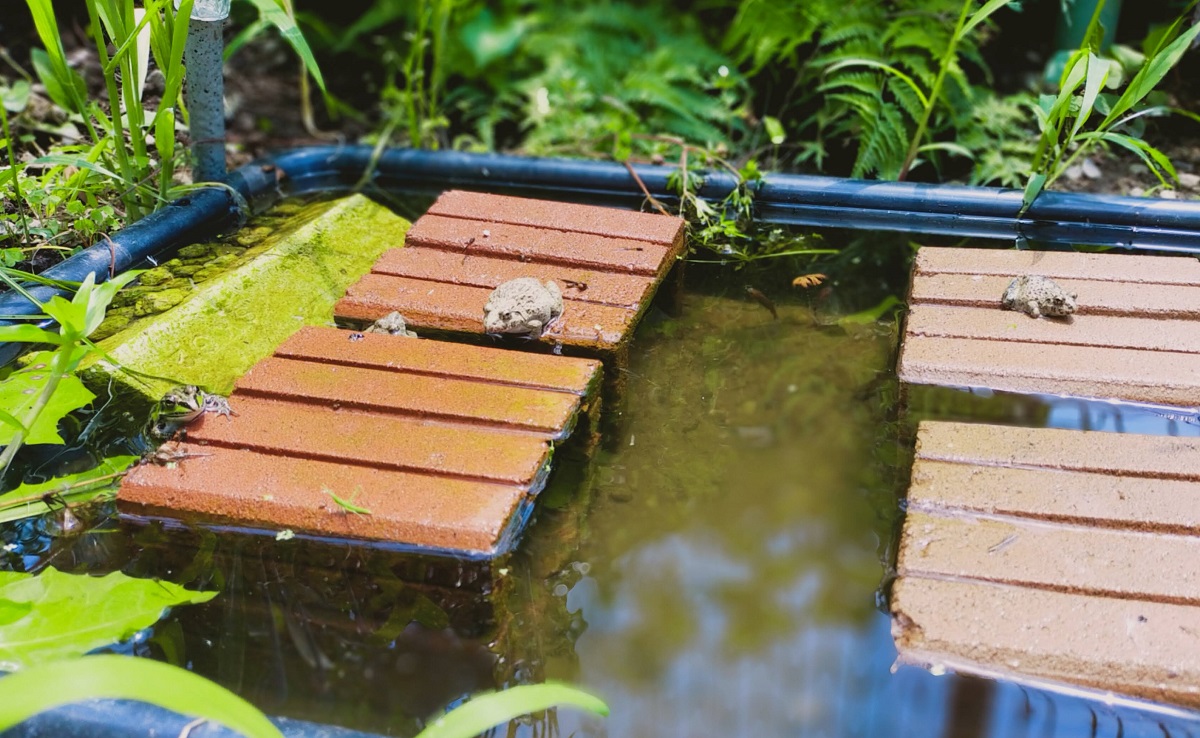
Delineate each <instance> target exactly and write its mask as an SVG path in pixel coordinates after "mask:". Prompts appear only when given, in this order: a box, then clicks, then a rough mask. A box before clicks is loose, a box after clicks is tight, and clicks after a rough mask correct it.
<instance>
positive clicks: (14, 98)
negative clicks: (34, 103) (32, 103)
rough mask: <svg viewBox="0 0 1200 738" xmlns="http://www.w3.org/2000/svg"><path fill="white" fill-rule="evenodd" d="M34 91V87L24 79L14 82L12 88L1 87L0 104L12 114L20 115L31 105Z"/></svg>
mask: <svg viewBox="0 0 1200 738" xmlns="http://www.w3.org/2000/svg"><path fill="white" fill-rule="evenodd" d="M32 89H33V87H32V85H30V84H29V82H28V81H26V80H23V79H19V80H17V81H16V82H13V83H12V87H0V104H2V105H4V109H5V110H7V111H8V112H10V113H19V112H21V111H22V110H24V109H25V106H26V105H27V104H29V93H30V91H32Z"/></svg>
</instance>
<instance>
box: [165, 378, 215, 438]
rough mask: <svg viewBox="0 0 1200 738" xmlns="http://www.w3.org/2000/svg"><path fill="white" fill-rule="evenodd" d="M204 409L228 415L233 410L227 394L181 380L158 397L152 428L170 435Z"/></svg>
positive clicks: (167, 435)
mask: <svg viewBox="0 0 1200 738" xmlns="http://www.w3.org/2000/svg"><path fill="white" fill-rule="evenodd" d="M204 413H215V414H217V415H224V416H226V417H228V416H230V415H232V414H233V410H232V409H231V408H230V407H229V400H228V399H226V398H225V397H222V396H221V395H216V394H213V393H211V392H205V391H204V390H202V389H200V388H199V387H197V386H196V385H194V384H181V385H179V386H178V387H173V388H171V389H170V390H168V391H167V393H166V394H164V395H163V397H162V399H161V400H159V401H158V405H157V406H156V407H155V409H154V413H153V415H152V417H151V421H150V432H151V434H153V435H155V436H158V437H160V438H167V437H169V436H171V435H173V434H174V433H175V431H177V430H179V429H180V428H182V427H183V426H185V425H187V424H188V423H190V422H192V421H193V420H195V419H196V418H198V417H200V416H201V415H203V414H204Z"/></svg>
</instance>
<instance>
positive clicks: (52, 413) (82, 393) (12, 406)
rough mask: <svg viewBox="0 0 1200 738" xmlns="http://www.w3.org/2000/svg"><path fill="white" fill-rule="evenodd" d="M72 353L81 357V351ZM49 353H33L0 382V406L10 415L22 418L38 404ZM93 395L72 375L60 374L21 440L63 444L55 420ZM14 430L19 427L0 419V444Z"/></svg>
mask: <svg viewBox="0 0 1200 738" xmlns="http://www.w3.org/2000/svg"><path fill="white" fill-rule="evenodd" d="M75 353H76V356H78V357H80V358H82V356H83V354H84V350H83V349H78V350H76V352H75ZM52 356H53V354H52V353H50V352H48V351H46V352H39V353H37V354H34V355H33V356H32V357H31V362H30V365H29V366H27V367H25V368H22V369H18V370H17V371H15V372H13V373H12V374H10V375H9V376H8V378H7V379H5V380H4V381H3V382H0V407H3V408H5V409H6V410H7V411H8V412H9V413H10V414H11V415H12V416H13V417H16V418H26V416H27V415H28V414H29V413H30V412H31V410H32V409H33V407H34V406H35V405H36V404H37V403H38V401H39V398H40V397H41V395H42V390H43V389H44V388H45V387H46V384H47V382H48V381H49V377H50V366H49V364H50V361H51V357H52ZM95 397H96V396H95V395H94V394H92V393H91V391H90V390H89V389H88V388H87V387H84V386H83V382H81V381H80V380H79V378H78V377H76V376H75V375H74V374H67V375H65V376H63V377H61V378H60V379H59V382H58V387H57V389H55V390H54V393H53V394H52V395H50V398H49V399H48V400H47V401H46V405H45V407H43V408H42V410H41V412H40V413H38V416H37V417H36V418H34V419H33V422H32V423H30V427H29V434H28V435H27V436H26V437H25V439H24V441H23V442H24V443H27V444H28V443H63V439H62V437H61V436H60V435H58V421H60V420H62V419H63V417H64V416H66V415H67V413H70V412H72V411H74V410H78V409H79V408H81V407H84V406H86V405H87V404H88V403H90V402H91V401H92V400H93V399H95ZM25 422H28V420H26V421H25ZM18 430H20V429H19V428H16V427H13V426H11V425H9V424H8V423H6V422H3V420H0V432H3V434H4V435H3V436H2V437H0V445H3V444H7V443H8V442H9V441H10V439H11V437H12V435H13V434H14V433H16V432H17V431H18Z"/></svg>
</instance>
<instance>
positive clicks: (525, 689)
mask: <svg viewBox="0 0 1200 738" xmlns="http://www.w3.org/2000/svg"><path fill="white" fill-rule="evenodd" d="M556 705H563V706H567V707H577V708H579V709H581V710H587V711H588V712H592V713H595V714H596V715H608V705H606V704H604V701H603V700H601V699H600V698H599V697H594V696H592V695H590V694H588V693H587V692H584V691H583V690H581V689H577V688H575V687H571V686H568V685H566V684H556V683H553V682H548V683H546V684H523V685H520V686H516V687H513V688H511V689H506V690H504V691H503V692H491V693H488V694H483V695H479V696H477V697H472V698H471V699H470V700H468V701H467V702H464V703H463V704H462V705H460V706H459V707H457V708H455V709H454V710H452V711H451V712H449V713H448V714H446V715H444V716H442V717H440V718H438V719H437V720H435V721H434V722H433V723H431V724H430V725H429V727H427V728H425V730H422V731H421V732H420V733H418V734H417V738H473V737H474V736H476V735H479V734H480V733H483V732H485V731H487V730H488V729H489V728H492V727H494V726H496V725H500V724H501V723H507V722H508V721H509V720H512V719H513V718H516V717H520V716H522V715H528V714H529V713H533V712H541V711H542V710H547V709H549V708H551V707H554V706H556Z"/></svg>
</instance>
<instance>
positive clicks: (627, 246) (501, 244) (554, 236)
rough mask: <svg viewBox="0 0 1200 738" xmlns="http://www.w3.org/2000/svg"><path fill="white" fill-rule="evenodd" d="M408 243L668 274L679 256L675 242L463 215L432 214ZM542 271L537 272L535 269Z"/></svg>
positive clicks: (410, 233) (416, 226)
mask: <svg viewBox="0 0 1200 738" xmlns="http://www.w3.org/2000/svg"><path fill="white" fill-rule="evenodd" d="M404 243H405V246H406V247H407V248H430V249H439V250H443V251H450V252H452V253H455V254H458V256H459V258H462V257H463V256H464V255H466V256H470V255H480V256H488V257H493V258H502V259H509V260H513V259H516V260H520V261H523V262H532V263H534V264H555V265H559V266H567V267H575V268H580V267H583V268H586V269H595V270H601V271H608V272H613V273H617V274H640V275H645V276H651V277H653V276H660V277H661V276H663V275H665V274H666V270H667V269H669V268H670V266H671V263H672V262H673V261H674V259H673V258H668V257H670V256H672V253H673V250H672V247H671V245H670V244H669V243H668V244H661V243H652V242H647V241H634V240H630V239H617V238H605V237H603V236H598V235H592V234H587V233H574V232H569V231H558V230H549V229H547V228H530V227H527V226H520V225H510V224H505V223H491V222H488V221H486V220H462V219H460V218H443V217H439V216H436V215H430V214H426V215H423V216H421V218H420V219H419V220H418V221H417V222H416V223H414V224H413V226H412V228H410V229H409V231H408V234H407V235H406V236H405V238H404ZM534 274H535V275H536V274H537V272H536V271H535V272H534Z"/></svg>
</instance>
